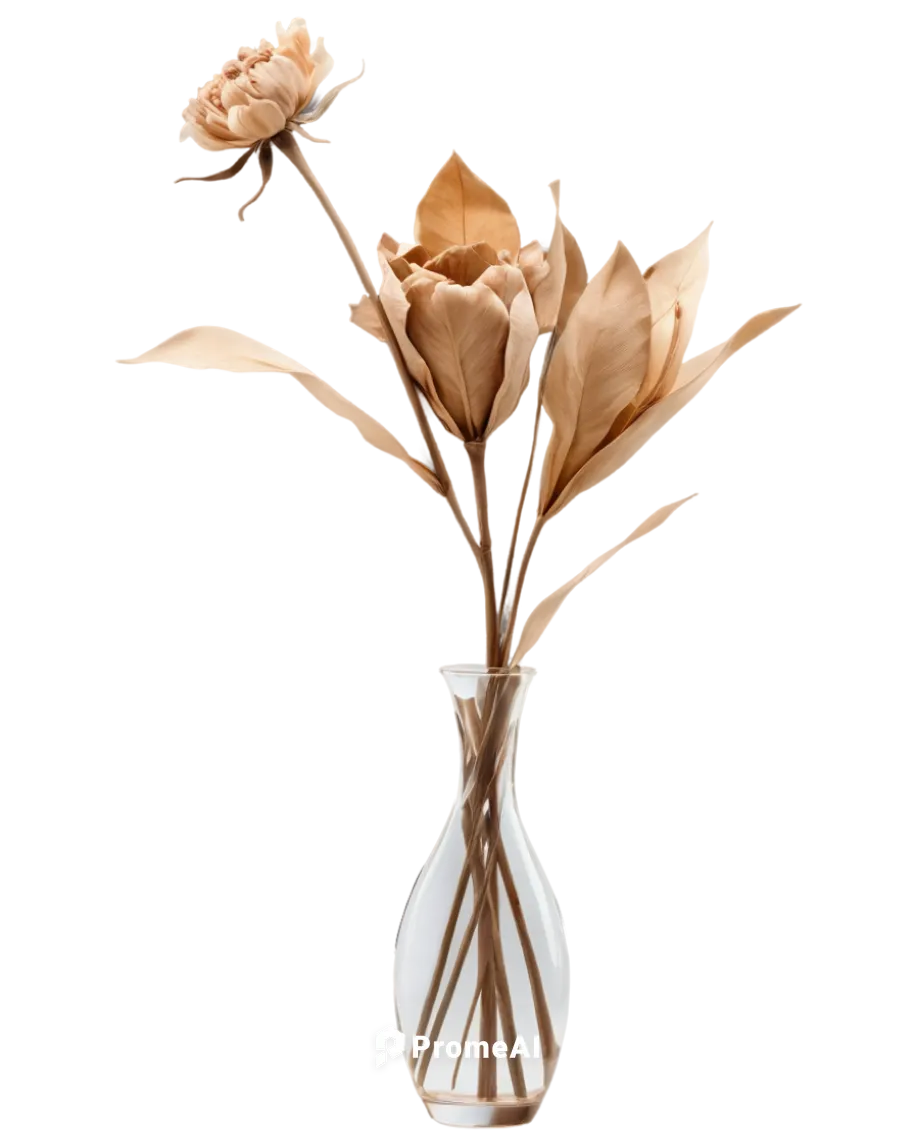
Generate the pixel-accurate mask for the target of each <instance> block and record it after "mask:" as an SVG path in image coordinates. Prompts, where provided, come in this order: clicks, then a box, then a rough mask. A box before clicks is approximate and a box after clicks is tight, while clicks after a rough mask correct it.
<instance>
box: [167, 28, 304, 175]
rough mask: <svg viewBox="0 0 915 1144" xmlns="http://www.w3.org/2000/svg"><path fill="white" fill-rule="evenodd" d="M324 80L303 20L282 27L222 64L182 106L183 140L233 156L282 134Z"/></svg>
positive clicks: (180, 130)
mask: <svg viewBox="0 0 915 1144" xmlns="http://www.w3.org/2000/svg"><path fill="white" fill-rule="evenodd" d="M323 78H324V72H323V70H321V64H320V61H319V59H318V58H317V57H316V54H315V51H313V48H312V41H311V37H310V34H309V32H308V31H307V29H305V26H304V24H303V23H302V22H294V23H287V24H283V25H281V24H278V23H277V22H274V24H273V30H272V31H271V33H270V34H268V35H262V37H260V38H258V39H257V40H255V41H254V42H250V43H245V45H238V50H237V53H236V54H234V55H233V56H231V57H229V58H226V59H221V61H217V70H216V71H215V72H212V73H210V74H209V76H208V77H207V79H206V80H205V82H204V85H202V86H201V87H200V89H199V90H198V92H197V93H196V94H194V95H191V96H189V97H188V100H185V102H184V103H183V104H182V105H181V106H180V108H178V117H177V137H178V142H180V143H186V144H189V145H190V146H191V148H193V149H194V150H198V151H204V152H207V153H209V154H221V156H228V154H232V153H234V152H237V151H244V150H247V149H248V148H253V146H255V145H256V144H257V143H261V142H263V141H264V140H270V138H272V137H273V136H274V135H278V134H279V133H280V132H281V130H283V129H284V128H285V127H286V126H287V124H288V122H289V121H291V120H293V119H294V118H295V117H296V116H297V114H300V113H301V112H302V111H303V109H304V108H307V106H308V104H309V103H310V102H311V100H312V96H313V95H315V94H316V92H317V88H318V85H319V82H320V81H321V79H323Z"/></svg>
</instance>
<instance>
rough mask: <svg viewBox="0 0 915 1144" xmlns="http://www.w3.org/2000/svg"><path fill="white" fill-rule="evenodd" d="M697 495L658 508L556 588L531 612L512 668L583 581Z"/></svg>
mask: <svg viewBox="0 0 915 1144" xmlns="http://www.w3.org/2000/svg"><path fill="white" fill-rule="evenodd" d="M695 495H696V494H695V493H693V495H692V496H688V497H684V498H683V500H678V501H675V502H674V503H673V504H668V505H665V506H664V507H663V508H659V509H658V510H657V512H653V513H652V514H651V516H649V517H648V518H647V520H643V521H642V523H641V524H640V525H639V527H638V528H637V529H635V531H633V532H630V534H629V535H628V536H627V537H626V539H625V540H623V541H621V542H620V543H619V544H617V545H616V546H615V547H614V548H611V549H610V550H609V552H605V553H604V554H603V556H598V558H597V559H596V560H593V561H592V562H591V563H590V564H589V565H588V566H587V567H586V568H583V569H582V570H581V572H579V573H578V575H577V576H573V577H572V579H571V580H569V581H568V582H567V583H566V584H563V586H562V587H561V588H557V589H556V591H555V592H553V593H551V594H550V595H549V596H547V597H546V599H545V600H541V601H540V603H539V604H538V605H537V607H536V608H534V610H533V612H531V614H530V616H529V617H528V620H527V623H526V624H525V625H524V630H523V631H522V633H521V638H520V639H519V640H518V646H517V648H516V649H515V653H514V655H513V656H512V661H511V666H512V667H517V665H518V664H519V663H520V662H521V660H522V659H523V658H524V656H526V655H527V653H528V652H529V651H530V650H531V648H532V647H533V646H534V644H536V643H537V641H538V640H539V639H540V637H541V636H542V635H543V633H544V632H545V631H546V629H547V627H548V626H549V624H550V621H551V620H552V619H553V617H554V616H555V615H556V613H557V612H558V611H559V609H560V608H561V607H562V605H563V603H564V602H565V600H566V597H567V596H568V595H569V593H570V592H571V591H572V590H573V589H575V588H577V587H578V585H579V584H580V583H581V582H582V580H587V578H588V577H589V576H591V575H592V574H593V573H594V572H596V571H597V570H598V568H601V567H602V566H603V565H604V564H606V563H607V561H608V560H609V559H610V558H611V557H613V556H615V555H616V554H617V552H619V551H621V550H622V549H623V548H625V547H626V545H627V544H631V543H632V542H633V541H634V540H639V539H641V537H643V536H647V535H648V533H649V532H653V531H654V529H656V528H659V527H660V526H661V525H662V524H663V523H664V522H665V520H667V519H668V517H670V516H671V515H672V514H673V513H674V512H676V510H677V509H678V508H679V507H680V506H681V505H684V504H686V502H687V501H688V500H692V499H693V497H694V496H695Z"/></svg>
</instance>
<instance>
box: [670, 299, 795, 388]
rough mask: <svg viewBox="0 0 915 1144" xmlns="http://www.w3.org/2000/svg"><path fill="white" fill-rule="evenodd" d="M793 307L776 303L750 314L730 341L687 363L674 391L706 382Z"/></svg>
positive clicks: (678, 377)
mask: <svg viewBox="0 0 915 1144" xmlns="http://www.w3.org/2000/svg"><path fill="white" fill-rule="evenodd" d="M793 309H794V305H775V307H772V308H771V309H769V310H761V311H759V312H758V313H754V315H750V317H749V318H747V319H746V320H745V321H743V323H742V324H741V325H740V326H739V327H738V329H737V331H735V332H734V334H733V335H732V336H731V337H730V339H729V340H727V341H726V342H725V343H724V345H716V347H713V349H710V350H708V351H707V352H706V353H700V356H699V357H697V358H693V359H692V360H691V362H687V363H686V364H685V365H684V366H683V368H682V370H681V372H679V375H678V376H677V380H676V382H675V383H674V388H673V390H671V392H676V391H677V390H681V389H685V388H686V387H687V386H692V384H693V382H695V381H703V380H707V379H708V378H710V376H711V375H713V374H715V373H717V372H718V370H721V368H722V367H723V366H725V365H727V363H729V362H730V360H731V358H733V357H734V355H735V353H737V352H738V351H739V350H740V349H741V348H742V347H743V345H746V343H747V342H748V341H750V340H751V339H754V337H756V336H757V335H758V334H761V333H762V332H763V331H764V329H767V328H769V327H770V326H772V325H774V324H775V323H777V321H779V320H780V319H781V318H783V317H785V315H786V313H790V311H791V310H793Z"/></svg>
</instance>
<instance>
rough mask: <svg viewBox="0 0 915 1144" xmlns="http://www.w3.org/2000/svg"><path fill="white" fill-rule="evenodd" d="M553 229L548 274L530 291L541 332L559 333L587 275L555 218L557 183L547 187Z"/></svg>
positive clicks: (571, 241)
mask: <svg viewBox="0 0 915 1144" xmlns="http://www.w3.org/2000/svg"><path fill="white" fill-rule="evenodd" d="M550 190H551V191H552V193H553V202H554V203H555V204H556V225H555V227H554V228H553V237H552V239H551V241H550V248H549V250H548V251H547V255H546V265H547V266H548V268H549V273H548V274H547V275H546V277H545V278H544V279H543V281H542V282H541V283H539V284H538V285H537V287H536V289H535V291H534V307H535V309H536V311H537V320H538V322H539V323H540V329H541V331H543V332H547V331H549V330H556V332H557V333H562V331H563V330H564V329H565V326H566V323H567V322H568V320H569V315H570V314H571V313H572V310H573V308H574V306H575V303H576V302H577V301H578V299H579V298H580V297H581V295H582V294H583V293H584V291H585V287H586V286H587V285H588V271H587V269H586V267H585V260H584V258H583V256H582V253H581V250H580V249H579V246H578V243H577V242H576V241H575V239H574V238H573V236H572V234H571V233H570V231H569V230H568V229H567V228H566V227H565V226H564V225H563V222H562V219H561V218H560V217H559V180H558V179H557V180H556V181H555V182H553V183H550Z"/></svg>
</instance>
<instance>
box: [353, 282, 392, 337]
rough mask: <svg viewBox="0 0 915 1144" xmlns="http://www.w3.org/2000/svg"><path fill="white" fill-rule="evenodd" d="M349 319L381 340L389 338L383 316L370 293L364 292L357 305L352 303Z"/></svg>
mask: <svg viewBox="0 0 915 1144" xmlns="http://www.w3.org/2000/svg"><path fill="white" fill-rule="evenodd" d="M349 320H350V321H351V322H352V323H353V324H354V325H356V326H358V327H359V329H360V330H365V332H366V333H367V334H371V335H372V337H373V338H377V339H378V340H379V341H380V342H386V341H387V340H388V339H387V335H386V334H385V330H384V326H383V325H382V322H381V318H380V317H379V316H378V307H377V306H376V305H375V303H374V302H373V301H372V300H371V298H370V297H369V296H368V294H363V295H362V297H361V298H360V299H359V301H358V302H357V303H356V304H355V305H352V303H351V304H350V319H349Z"/></svg>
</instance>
